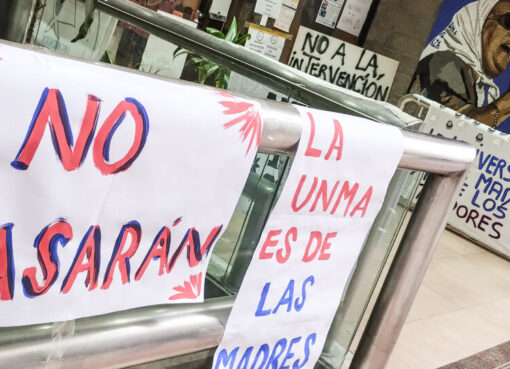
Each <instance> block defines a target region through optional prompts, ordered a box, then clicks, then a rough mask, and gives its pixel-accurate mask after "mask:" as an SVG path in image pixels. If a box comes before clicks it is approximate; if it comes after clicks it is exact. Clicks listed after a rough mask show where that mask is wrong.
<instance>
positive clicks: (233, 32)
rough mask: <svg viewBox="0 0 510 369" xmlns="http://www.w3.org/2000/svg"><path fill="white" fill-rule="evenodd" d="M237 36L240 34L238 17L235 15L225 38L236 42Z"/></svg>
mask: <svg viewBox="0 0 510 369" xmlns="http://www.w3.org/2000/svg"><path fill="white" fill-rule="evenodd" d="M237 36H238V32H237V19H236V17H234V19H232V24H230V28H229V29H228V32H227V35H226V36H225V40H227V41H229V42H234V40H235V39H236V38H237Z"/></svg>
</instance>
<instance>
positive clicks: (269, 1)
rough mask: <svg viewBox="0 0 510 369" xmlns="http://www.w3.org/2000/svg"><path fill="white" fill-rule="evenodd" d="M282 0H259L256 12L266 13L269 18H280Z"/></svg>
mask: <svg viewBox="0 0 510 369" xmlns="http://www.w3.org/2000/svg"><path fill="white" fill-rule="evenodd" d="M281 7H282V0H257V3H256V4H255V13H257V14H262V15H265V16H267V17H269V18H273V19H278V16H279V15H280V9H281Z"/></svg>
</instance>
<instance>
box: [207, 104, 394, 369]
mask: <svg viewBox="0 0 510 369" xmlns="http://www.w3.org/2000/svg"><path fill="white" fill-rule="evenodd" d="M300 112H301V116H302V118H303V133H302V137H301V141H300V144H299V148H298V151H297V154H296V158H295V160H294V163H293V164H292V168H291V170H290V173H289V177H288V179H287V182H286V184H285V187H284V188H283V191H282V194H281V197H280V199H279V200H278V202H277V204H276V206H275V208H274V210H273V212H272V214H271V215H270V217H269V219H268V221H267V224H266V227H265V229H264V232H263V233H262V237H261V239H260V242H259V244H258V246H257V248H256V250H255V253H254V255H253V259H252V261H251V264H250V266H249V268H248V271H247V273H246V275H245V278H244V281H243V284H242V285H241V289H240V291H239V294H238V296H237V298H236V301H235V304H234V307H233V309H232V312H231V314H230V317H229V320H228V322H227V326H226V330H225V334H224V336H223V340H222V341H221V344H220V346H219V347H218V349H217V351H216V355H215V363H214V365H213V368H215V369H219V368H313V367H314V364H315V362H316V361H317V359H318V357H319V355H320V353H321V350H322V347H323V345H324V342H325V339H326V335H327V333H328V329H329V326H330V325H331V322H332V319H333V317H334V314H335V311H336V310H337V308H338V305H339V303H340V299H341V296H342V294H343V292H344V289H345V288H346V285H347V281H348V278H349V275H350V274H351V272H352V270H353V268H354V265H355V263H356V260H357V258H358V255H359V252H360V250H361V248H362V245H363V242H364V240H365V238H366V236H367V233H368V231H369V229H370V227H371V225H372V223H373V221H374V218H375V216H376V215H377V213H378V211H379V209H380V207H381V205H382V202H383V200H384V196H385V193H386V190H387V187H388V184H389V181H390V179H391V177H392V175H393V173H394V172H395V169H396V167H397V164H398V162H399V160H400V158H401V156H402V152H403V137H402V134H401V132H400V131H399V130H398V129H397V128H395V127H390V126H384V125H381V124H378V123H373V122H370V121H367V120H365V119H363V118H357V117H352V116H347V115H342V114H337V113H329V112H323V111H318V110H312V109H308V108H301V109H300Z"/></svg>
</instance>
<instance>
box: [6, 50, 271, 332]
mask: <svg viewBox="0 0 510 369" xmlns="http://www.w3.org/2000/svg"><path fill="white" fill-rule="evenodd" d="M0 78H1V80H2V82H3V84H2V86H3V87H1V88H0V100H1V101H3V102H4V104H3V109H2V114H3V117H4V119H2V121H1V124H0V141H1V144H0V147H1V150H0V179H1V181H2V183H3V187H2V191H1V192H0V311H1V312H2V313H1V314H0V327H2V326H13V325H25V324H36V323H45V322H54V321H65V320H69V319H76V318H80V317H85V316H92V315H97V314H105V313H109V312H113V311H119V310H125V309H130V308H135V307H140V306H147V305H155V304H165V303H184V302H186V303H188V302H202V301H203V292H204V281H205V273H206V270H207V265H208V262H209V259H210V258H211V252H212V249H213V247H214V244H215V242H216V240H218V238H219V237H220V236H221V234H222V232H223V230H224V229H225V228H226V226H227V224H228V222H229V220H230V217H231V216H232V213H233V212H234V208H235V205H236V202H237V200H238V199H239V196H240V194H241V191H242V189H243V186H244V184H245V181H246V178H247V176H248V173H249V171H250V168H251V166H252V163H253V158H254V156H255V153H256V151H257V146H258V143H259V141H260V135H261V130H262V119H261V115H260V108H259V106H258V104H257V103H256V102H253V101H250V100H246V99H240V98H236V97H234V96H232V95H230V94H228V93H227V92H219V91H217V90H210V89H204V88H202V87H197V86H195V85H183V84H175V83H173V82H170V81H167V80H162V79H157V78H153V77H148V76H144V75H142V74H133V73H128V72H125V71H121V70H117V69H112V68H108V67H105V66H102V65H95V64H89V63H84V62H79V61H75V60H70V59H64V58H61V57H57V56H53V55H48V54H43V53H38V52H34V51H27V50H25V49H22V48H17V47H12V46H6V45H3V44H0ZM6 86H8V87H6ZM197 101H200V109H196V104H197Z"/></svg>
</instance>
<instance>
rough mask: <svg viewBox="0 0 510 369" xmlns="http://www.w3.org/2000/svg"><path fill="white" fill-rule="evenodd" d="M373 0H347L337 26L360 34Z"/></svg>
mask: <svg viewBox="0 0 510 369" xmlns="http://www.w3.org/2000/svg"><path fill="white" fill-rule="evenodd" d="M372 1H373V0H346V3H345V6H344V8H343V10H342V15H341V16H340V19H339V20H338V24H337V26H336V28H338V29H341V30H342V31H345V32H347V33H350V34H351V35H354V36H359V34H360V32H361V29H362V28H363V25H364V24H365V21H366V19H367V15H368V11H369V10H370V7H371V6H372Z"/></svg>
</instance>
